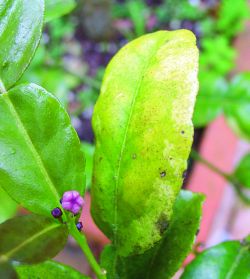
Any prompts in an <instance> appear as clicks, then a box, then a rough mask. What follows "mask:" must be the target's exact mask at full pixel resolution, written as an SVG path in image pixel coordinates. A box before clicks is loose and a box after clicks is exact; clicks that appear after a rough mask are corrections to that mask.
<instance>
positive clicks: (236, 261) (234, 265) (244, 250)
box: [225, 246, 249, 279]
mask: <svg viewBox="0 0 250 279" xmlns="http://www.w3.org/2000/svg"><path fill="white" fill-rule="evenodd" d="M248 249H249V247H248V246H245V247H244V246H243V247H241V250H240V252H239V254H238V255H237V256H236V258H235V260H234V262H233V264H232V266H231V267H230V269H229V272H228V273H227V275H226V277H225V279H231V278H232V276H233V275H234V272H235V270H236V268H237V266H238V264H239V262H240V261H241V259H242V257H243V255H244V253H245V252H246V251H247V250H248Z"/></svg>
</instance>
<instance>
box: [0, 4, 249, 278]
mask: <svg viewBox="0 0 250 279" xmlns="http://www.w3.org/2000/svg"><path fill="white" fill-rule="evenodd" d="M43 15H44V3H43V1H42V0H35V1H32V2H31V1H29V0H10V1H5V0H0V41H1V45H0V92H1V95H0V119H1V121H0V181H1V187H2V189H3V190H1V191H3V193H5V192H6V193H7V194H8V195H9V196H11V197H12V198H13V199H14V200H15V201H16V202H17V203H18V204H20V205H22V206H23V207H25V208H27V209H28V210H29V211H30V213H29V214H27V215H24V216H18V217H15V218H12V219H9V220H7V221H5V222H4V223H2V224H1V225H0V240H1V241H0V278H22V279H28V278H56V277H57V276H60V278H88V277H87V276H85V275H83V274H80V273H79V272H78V271H76V270H74V269H73V268H71V267H69V266H65V265H63V264H60V263H58V262H55V261H53V260H52V258H53V257H54V256H55V255H56V254H57V253H58V252H59V251H61V250H62V249H63V247H64V245H65V243H66V241H67V239H68V236H69V235H71V236H72V237H73V238H74V239H75V240H76V242H77V243H78V244H79V246H80V247H81V249H82V250H83V252H84V254H85V256H86V259H87V260H88V262H89V264H90V266H91V267H92V269H93V271H94V273H95V274H96V277H97V278H98V279H105V278H121V279H123V278H124V279H125V278H130V279H132V278H156V279H157V278H159V279H160V278H171V277H172V276H173V275H174V274H175V272H176V271H177V270H178V269H179V268H180V266H181V264H182V262H183V260H184V259H185V257H186V256H187V255H188V253H189V252H190V250H191V249H192V245H193V243H194V240H195V236H196V234H197V231H198V229H199V222H200V218H201V206H202V202H203V200H204V197H203V195H201V194H197V193H191V192H189V191H181V186H182V182H183V177H184V173H185V170H186V167H187V159H188V156H189V153H190V149H191V144H192V138H193V124H192V121H191V119H192V113H193V107H194V103H195V98H196V94H197V90H198V82H197V71H198V66H197V65H198V50H197V47H196V42H195V37H194V35H193V34H192V33H191V32H190V31H187V30H178V31H173V32H168V31H159V32H156V33H152V34H148V35H145V36H142V37H140V38H138V39H136V40H134V41H132V42H131V43H129V44H127V45H126V46H125V47H124V48H122V49H121V50H120V52H119V53H118V54H117V55H116V56H115V57H114V58H113V60H112V61H111V62H110V64H109V66H108V67H107V70H106V73H105V77H104V80H103V84H102V89H101V94H100V97H99V99H98V102H97V104H96V107H95V111H94V117H93V127H94V131H95V136H96V150H95V155H94V170H93V187H92V215H93V218H94V220H95V222H96V224H97V225H98V226H99V228H100V229H101V230H102V231H103V232H104V233H105V234H106V235H107V236H108V237H109V238H110V240H111V244H110V245H109V246H107V247H105V249H104V251H103V253H102V257H101V262H100V264H99V263H97V261H96V259H95V257H94V256H93V254H92V251H91V249H90V248H89V246H88V244H87V241H86V237H85V235H84V233H83V232H82V228H83V226H84V224H82V223H81V222H79V221H78V220H79V215H80V213H81V209H82V207H83V206H84V200H83V196H84V192H85V159H84V155H83V153H82V147H81V144H80V141H79V139H78V136H77V134H76V132H75V130H74V128H73V126H72V125H71V122H70V118H69V116H68V114H67V112H66V111H65V109H64V107H63V106H62V105H61V104H60V102H59V101H58V100H57V99H56V98H55V97H54V96H53V95H52V94H50V93H49V92H47V91H46V90H45V89H43V88H41V87H40V86H38V85H35V84H18V85H17V81H18V80H19V78H20V77H21V76H22V74H23V72H24V71H25V69H26V68H27V66H28V64H29V63H30V61H31V59H32V56H33V54H34V52H35V50H36V48H37V46H38V44H39V39H40V36H41V30H42V25H43ZM4 191H5V192H4ZM249 242H250V241H249V237H248V238H246V239H245V240H244V241H243V242H238V241H235V242H228V243H224V244H221V245H220V246H218V247H215V248H212V249H211V250H208V251H205V252H204V253H203V254H201V255H200V256H198V257H197V260H195V261H194V262H193V263H192V264H191V265H190V266H189V267H188V268H187V270H186V271H185V272H184V274H183V278H208V277H206V276H207V274H208V273H209V271H210V269H209V268H210V265H209V266H207V265H206V263H207V262H208V263H211V264H212V263H213V267H212V269H211V270H212V271H211V272H212V274H213V276H215V277H213V276H212V277H209V278H236V277H235V276H237V274H239V273H240V274H242V276H241V278H248V277H249V276H250V273H249V270H250V269H249V262H250V253H249V248H250V244H249ZM214 255H218V256H219V258H220V260H219V261H216V262H215V258H214ZM206 269H208V272H206Z"/></svg>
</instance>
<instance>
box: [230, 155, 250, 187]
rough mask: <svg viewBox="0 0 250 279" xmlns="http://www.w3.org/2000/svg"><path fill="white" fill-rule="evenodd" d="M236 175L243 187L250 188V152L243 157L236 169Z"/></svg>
mask: <svg viewBox="0 0 250 279" xmlns="http://www.w3.org/2000/svg"><path fill="white" fill-rule="evenodd" d="M234 176H235V178H236V179H237V181H238V182H239V183H240V184H241V185H242V186H243V187H247V188H250V153H248V154H246V155H245V156H244V157H243V158H242V159H241V161H240V162H239V164H238V165H237V167H236V169H235V171H234Z"/></svg>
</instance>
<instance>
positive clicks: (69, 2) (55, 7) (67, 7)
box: [45, 0, 76, 22]
mask: <svg viewBox="0 0 250 279" xmlns="http://www.w3.org/2000/svg"><path fill="white" fill-rule="evenodd" d="M75 7H76V2H75V0H45V22H48V21H50V20H53V19H56V18H58V17H61V16H63V15H65V14H68V13H69V12H71V11H72V10H73V9H74V8H75Z"/></svg>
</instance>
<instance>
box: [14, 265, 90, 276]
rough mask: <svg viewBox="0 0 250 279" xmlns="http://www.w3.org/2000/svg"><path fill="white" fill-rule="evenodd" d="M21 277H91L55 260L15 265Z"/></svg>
mask: <svg viewBox="0 0 250 279" xmlns="http://www.w3.org/2000/svg"><path fill="white" fill-rule="evenodd" d="M15 269H16V271H17V273H18V276H19V279H30V278H32V279H41V278H46V279H55V278H60V279H69V278H70V279H90V277H87V276H84V275H83V274H81V273H80V272H78V271H76V270H75V269H73V268H72V267H69V266H66V265H64V264H61V263H57V262H54V261H46V262H44V263H40V264H35V265H18V266H16V267H15Z"/></svg>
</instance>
